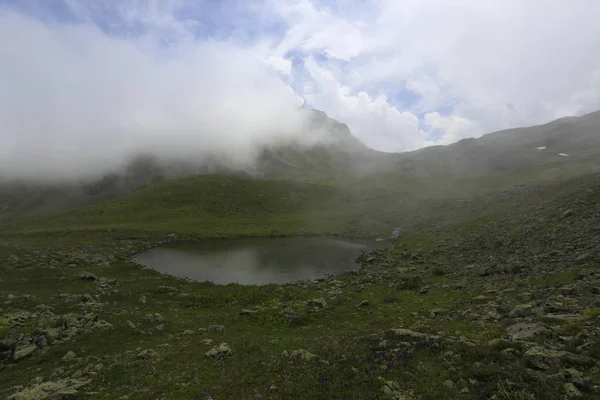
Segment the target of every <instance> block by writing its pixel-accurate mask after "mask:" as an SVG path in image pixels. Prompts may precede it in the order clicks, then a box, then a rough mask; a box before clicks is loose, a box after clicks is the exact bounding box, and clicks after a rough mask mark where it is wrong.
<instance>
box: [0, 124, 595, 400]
mask: <svg viewBox="0 0 600 400" xmlns="http://www.w3.org/2000/svg"><path fill="white" fill-rule="evenodd" d="M319 118H321V120H319V121H321V122H320V123H324V124H326V125H327V126H328V127H329V128H328V129H333V130H334V131H335V132H336V135H337V136H335V137H336V138H337V139H336V140H339V141H333V142H331V143H328V144H324V145H317V146H313V147H308V148H305V147H294V146H288V147H281V148H276V149H274V148H269V149H265V150H264V153H263V154H261V156H260V157H259V159H258V161H257V163H256V164H255V166H254V169H252V170H251V169H246V170H235V169H231V168H229V169H226V168H225V167H224V166H222V165H217V164H218V163H217V164H215V165H212V166H211V167H210V168H208V169H206V170H203V171H199V170H194V172H193V173H192V172H190V168H192V167H191V166H189V165H188V166H178V167H177V168H175V167H174V166H173V165H167V166H165V165H162V164H160V161H157V160H152V159H145V161H144V162H143V163H141V164H137V165H138V168H137V169H135V168H130V169H128V170H125V171H124V172H120V173H115V174H114V175H106V176H105V177H103V178H101V179H100V180H96V181H91V182H85V183H81V182H79V183H69V184H60V185H59V184H50V183H44V184H36V185H31V184H24V183H22V182H6V183H4V184H3V185H2V186H1V187H0V210H3V211H2V213H1V214H0V217H2V218H3V219H2V220H1V222H0V223H1V225H0V268H1V269H2V274H1V275H0V298H1V299H2V302H1V303H0V316H1V317H0V381H1V385H0V397H3V398H7V399H12V400H25V399H46V398H54V399H60V398H65V399H66V398H82V399H84V398H98V399H122V400H125V399H213V400H221V399H258V398H264V399H291V398H293V399H349V398H352V399H395V400H412V399H415V400H416V399H423V400H426V399H441V398H444V399H481V398H484V399H500V400H509V399H557V400H558V399H564V398H568V399H576V398H580V399H600V364H599V362H600V339H599V338H600V304H599V300H600V297H599V296H600V113H598V112H596V113H592V114H588V115H586V116H582V117H578V118H572V119H571V118H569V119H565V120H558V121H554V122H552V123H549V124H546V125H542V126H538V127H531V128H522V129H516V130H511V131H506V132H497V133H492V134H489V135H486V136H483V137H482V138H480V139H467V140H463V141H461V142H458V143H455V144H453V145H449V146H445V147H441V146H439V147H430V148H425V149H422V150H418V151H416V152H411V153H400V154H392V153H380V152H375V151H372V150H371V149H368V148H366V147H363V146H362V145H361V144H360V142H358V141H357V140H353V137H352V135H351V133H350V131H349V130H348V128H347V127H345V125H343V124H340V123H339V122H337V121H330V120H325V121H323V120H322V118H324V117H323V115H320V114H319ZM331 127H333V128H331ZM344 143H345V144H347V146H346V145H343V144H344ZM542 148H543V149H542ZM559 154H567V155H566V156H565V155H559ZM174 171H179V172H174ZM396 228H398V233H399V234H398V237H396V238H394V239H391V240H390V242H391V245H390V246H389V247H386V248H382V249H376V250H373V251H370V252H366V253H365V254H363V255H361V256H360V258H359V260H358V262H359V265H360V268H359V269H357V270H354V271H349V272H345V273H343V274H341V275H337V276H323V277H320V278H316V279H310V280H303V281H293V282H287V283H282V284H265V285H241V284H236V283H229V284H223V285H219V284H215V283H212V282H200V281H192V280H186V279H181V278H176V277H172V276H168V275H163V274H160V273H159V272H157V271H154V270H151V269H148V268H142V267H141V265H139V264H137V263H136V262H135V261H134V256H135V255H136V254H140V253H143V252H144V251H146V250H148V249H151V248H154V247H156V246H159V245H161V244H165V243H171V242H179V241H182V242H185V241H188V240H196V241H198V240H200V241H201V240H206V239H220V240H234V239H236V238H238V239H239V238H257V237H261V238H274V237H277V238H279V237H298V236H299V237H322V236H323V237H329V238H331V237H339V238H368V239H374V238H377V237H386V238H387V237H389V236H390V235H391V233H392V231H394V230H395V229H396ZM165 268H166V269H168V266H166V267H165Z"/></svg>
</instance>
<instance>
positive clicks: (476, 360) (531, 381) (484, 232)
mask: <svg viewBox="0 0 600 400" xmlns="http://www.w3.org/2000/svg"><path fill="white" fill-rule="evenodd" d="M218 181H220V180H218ZM595 181H596V184H594V182H595ZM165 184H167V183H165ZM265 184H269V185H270V184H272V183H269V182H267V183H265ZM277 187H280V186H277ZM294 187H297V186H294ZM323 190H324V191H325V192H327V190H329V189H327V188H325V189H323ZM590 190H591V191H590ZM284 192H285V191H284ZM286 193H287V192H286ZM141 194H143V191H142V192H141ZM163 194H164V195H165V196H167V193H163ZM138 195H140V194H138ZM599 195H600V191H599V190H598V187H597V176H594V177H590V178H587V179H583V180H582V181H581V182H574V183H573V184H566V185H559V186H556V187H550V188H539V189H535V190H531V191H527V192H520V191H516V192H515V193H514V194H513V195H510V196H508V197H506V198H502V200H500V201H498V202H493V198H486V197H481V198H474V199H472V201H471V203H470V206H469V207H465V208H453V209H451V210H450V211H452V213H453V218H452V219H450V222H449V223H448V225H447V226H445V227H444V229H443V230H442V231H440V232H434V233H432V232H429V231H428V230H427V229H423V230H420V231H415V232H411V233H409V234H408V233H407V234H405V235H404V236H402V237H401V238H400V241H399V246H398V247H397V248H396V249H391V250H387V251H384V252H381V253H380V254H378V255H377V256H376V257H375V258H374V260H372V261H370V262H369V263H368V264H367V265H366V269H365V274H362V275H358V276H354V275H346V276H342V277H339V278H338V279H339V280H341V281H342V282H343V287H341V289H340V290H337V289H335V287H334V285H331V284H329V283H326V282H320V283H311V284H301V285H289V286H276V285H272V286H266V287H244V286H238V285H229V286H215V285H211V284H208V283H193V282H185V281H182V280H178V279H175V278H171V277H166V276H161V275H160V274H158V273H156V272H153V271H149V270H145V269H139V268H138V267H137V266H135V265H132V264H131V263H129V262H128V261H127V255H128V254H131V253H132V252H134V251H136V250H137V249H139V248H143V247H145V246H147V245H148V244H149V243H150V241H149V238H145V239H142V240H140V239H139V238H140V234H138V233H135V232H132V233H127V232H125V231H123V232H116V231H113V232H100V231H96V232H81V233H79V234H71V235H67V234H61V235H59V236H53V237H43V236H33V237H29V236H14V237H11V238H5V239H4V240H3V241H2V243H1V244H0V260H2V262H1V263H0V265H3V266H4V271H3V275H2V277H1V279H2V280H1V281H0V283H1V284H2V285H1V286H0V288H1V289H0V296H1V297H2V298H3V299H6V298H7V296H8V294H11V295H14V296H16V297H15V298H13V299H12V300H10V301H8V302H5V303H4V305H3V307H4V312H5V313H6V314H11V313H13V312H16V311H17V310H30V311H32V312H35V311H39V310H40V308H39V306H40V305H45V306H49V307H51V310H52V312H53V313H55V314H56V315H78V314H81V313H83V312H84V311H87V312H93V313H95V314H97V315H98V316H99V318H101V319H105V320H107V321H109V322H110V323H112V324H113V325H114V327H115V328H114V329H113V330H109V331H95V332H87V333H86V332H84V333H82V334H80V335H79V336H77V338H76V339H73V340H70V341H68V342H65V343H60V344H57V345H54V346H51V347H50V348H49V349H48V350H47V351H46V352H45V353H43V354H39V355H36V356H34V357H33V358H31V359H26V360H23V361H19V362H14V363H11V362H9V363H4V364H0V368H2V370H1V371H0V372H1V374H2V379H3V382H4V385H3V388H2V389H0V396H3V395H4V394H9V393H14V392H16V391H17V390H19V388H18V387H17V385H18V384H21V385H25V386H27V382H29V381H30V380H31V379H33V378H34V377H36V376H42V377H43V378H44V379H45V380H56V379H58V377H69V376H73V375H77V374H78V372H77V371H78V370H85V368H86V367H87V366H88V365H97V364H98V363H99V362H100V363H101V364H102V368H101V369H100V371H99V372H97V373H95V374H89V373H85V374H84V377H85V378H86V379H89V380H90V383H89V384H88V386H87V387H86V389H85V390H84V391H86V392H87V393H90V394H88V395H86V396H82V397H84V398H88V397H89V398H99V399H115V398H119V397H120V396H123V395H127V396H129V397H128V398H129V399H154V398H163V399H208V398H209V397H212V398H213V399H219V400H220V399H256V398H257V396H258V395H260V396H262V398H269V399H290V398H294V399H311V400H312V399H348V398H355V399H379V398H383V392H382V387H383V382H384V381H396V382H399V384H400V386H401V388H402V389H403V390H405V391H406V392H405V393H406V395H407V398H409V399H410V398H413V397H410V396H408V393H409V392H410V391H411V390H412V391H413V392H414V394H415V396H418V397H414V398H420V399H424V400H425V399H431V400H433V399H440V398H448V399H453V398H456V399H476V398H489V397H490V396H491V395H492V394H494V393H496V394H497V393H499V392H500V391H502V393H505V395H503V396H502V397H499V398H501V399H529V398H544V399H557V400H558V399H561V398H562V396H563V392H562V387H561V386H560V385H558V386H555V385H554V384H553V382H552V380H550V381H546V380H544V379H541V378H535V377H532V376H531V374H530V373H529V372H527V370H526V369H525V368H524V366H523V365H522V364H521V363H520V361H519V360H518V359H514V358H511V356H510V354H501V353H500V352H499V350H501V349H503V347H502V346H505V345H506V344H502V343H500V344H499V345H498V346H500V347H494V346H496V345H494V346H490V345H487V341H488V340H490V339H497V338H499V337H500V336H501V335H502V331H503V328H504V326H506V324H510V323H511V320H508V321H504V320H501V321H486V320H485V319H483V318H482V317H481V315H480V314H478V313H485V312H486V311H485V310H487V309H491V310H495V309H496V308H497V309H498V310H500V309H501V308H502V309H503V310H510V309H511V308H512V307H513V306H515V305H516V304H519V303H520V302H522V301H523V300H522V297H523V296H524V295H526V293H532V292H536V291H539V290H546V291H547V290H548V288H552V287H555V286H560V285H564V284H569V283H575V282H577V281H576V279H577V276H579V275H580V274H581V273H590V272H595V271H596V270H597V269H598V265H594V264H589V265H579V266H575V267H573V268H572V269H571V270H569V271H567V272H565V271H563V270H561V271H552V270H548V271H544V272H543V273H542V272H540V273H538V274H535V275H533V274H527V273H522V274H520V275H511V276H507V277H504V276H500V277H497V278H494V277H485V278H482V277H479V275H478V274H473V273H472V272H470V270H465V269H463V268H462V266H463V265H465V264H466V263H473V262H485V261H484V260H487V259H488V257H489V252H490V251H492V250H491V248H490V245H489V244H490V243H492V242H493V241H494V240H496V239H497V237H498V236H501V235H508V236H509V237H512V240H513V241H514V243H517V244H518V243H523V242H526V241H530V240H532V239H531V234H530V233H528V232H527V231H524V230H523V229H517V228H519V227H521V228H522V227H523V226H526V225H523V221H525V220H528V219H531V218H533V219H534V220H535V221H537V223H538V226H537V229H534V231H535V232H539V233H540V234H541V235H542V236H544V234H545V232H544V230H543V229H542V228H544V227H545V229H550V227H551V226H555V225H557V224H558V225H564V222H560V216H561V215H562V213H563V212H564V210H565V209H568V208H572V207H575V209H574V214H575V216H579V218H581V219H582V220H589V219H590V217H592V216H594V214H593V212H594V206H593V205H594V204H597V202H598V201H599V200H600V197H598V196H599ZM317 198H318V197H317V196H316V195H315V199H317ZM544 198H545V199H548V201H546V202H538V201H537V200H539V199H544ZM156 201H158V200H156ZM110 204H114V203H109V204H107V205H106V207H109V205H110ZM126 204H127V203H126ZM235 204H237V203H235ZM267 204H268V203H267ZM277 204H279V203H277ZM494 204H495V205H496V206H495V207H494V208H493V210H492V211H493V212H492V213H491V215H488V214H486V210H487V209H489V208H490V206H491V205H494ZM212 207H213V206H209V205H206V206H205V210H212V209H213V208H212ZM214 207H217V209H220V210H228V211H227V213H226V215H230V214H235V213H234V211H232V210H235V206H234V205H232V204H228V205H227V204H222V205H219V206H216V205H215V206H214ZM232 207H233V209H232ZM270 207H271V208H272V209H273V210H277V206H276V205H271V206H270ZM590 207H591V208H590ZM109 209H110V207H109ZM298 209H301V208H298ZM119 210H120V208H119ZM586 210H587V211H586ZM473 211H475V212H473ZM120 212H121V211H120ZM129 212H132V210H131V209H130V210H129ZM204 212H206V211H204ZM436 212H437V213H438V215H437V217H438V218H441V217H442V216H443V215H447V214H448V210H437V211H436ZM119 215H122V214H119ZM431 217H432V218H434V217H435V216H431ZM597 217H598V216H597V215H596V218H597ZM139 221H143V218H141V217H140V219H139ZM452 221H453V222H452ZM497 221H503V222H502V223H503V224H504V225H503V226H502V227H499V228H497V229H495V228H492V229H491V227H494V226H495V225H494V224H495V223H496V222H497ZM551 221H558V222H551ZM544 224H546V226H545V225H544ZM576 227H577V226H576V225H575V226H574V228H576ZM564 229H565V226H562V227H561V226H559V230H558V231H557V232H563V231H564ZM590 232H591V231H589V230H586V232H585V234H586V235H589V234H590ZM141 236H144V235H143V234H142V235H141ZM136 238H137V239H136ZM506 246H507V247H506V250H505V251H504V252H506V253H509V254H510V253H513V252H514V251H513V248H511V247H510V244H507V245H506ZM552 246H553V248H558V249H559V250H560V247H559V246H558V244H556V243H552ZM568 246H569V247H570V248H571V250H570V251H573V246H576V243H568ZM405 251H409V253H408V254H407V253H405ZM498 254H502V252H499V253H498ZM113 257H114V258H113ZM528 258H529V259H531V257H528ZM105 260H108V261H109V265H105ZM9 267H10V268H9ZM81 271H91V272H94V273H96V274H97V275H98V276H100V277H103V278H107V279H116V281H117V286H116V287H115V288H116V290H117V291H116V292H112V291H109V292H103V291H102V290H101V285H100V284H99V283H95V282H87V281H82V280H80V279H77V274H78V273H79V272H81ZM410 277H420V278H419V280H418V283H417V284H416V285H405V284H403V282H405V279H406V278H410ZM425 285H429V286H431V290H430V293H429V294H428V295H426V296H423V295H420V294H419V288H420V287H422V286H425ZM504 288H511V290H515V292H514V294H510V295H509V296H504V297H503V291H502V290H501V289H504ZM492 289H493V290H492ZM332 292H335V293H334V294H332ZM65 293H70V294H84V293H89V294H92V295H96V294H97V295H98V296H99V297H98V299H97V300H96V301H94V302H93V303H91V304H90V303H81V302H79V301H77V300H75V301H73V300H70V297H69V296H61V294H65ZM507 293H512V292H507ZM31 294H33V295H34V297H21V296H22V295H31ZM481 295H485V298H484V299H483V300H482V299H481V298H480V297H478V296H481ZM142 296H144V297H145V298H146V300H147V301H146V302H145V303H142V302H140V300H139V299H140V298H141V297H142ZM316 297H317V298H318V297H323V298H326V299H327V301H328V303H329V307H328V308H327V309H326V310H325V311H323V312H320V313H315V314H309V313H307V312H306V301H307V300H309V299H312V298H316ZM362 300H368V301H369V302H370V306H369V307H365V308H358V307H357V304H358V303H359V302H360V301H362ZM580 301H581V307H584V309H585V310H587V311H586V312H588V313H589V314H590V315H594V316H595V315H597V314H598V309H597V308H594V307H595V306H594V304H595V303H594V301H593V298H592V299H589V298H582V299H581V300H580ZM488 303H489V305H488ZM246 308H247V309H258V310H260V311H259V312H258V313H257V314H255V315H250V316H243V315H239V312H240V310H242V309H246ZM439 308H441V309H444V310H445V311H443V312H444V313H448V312H452V313H457V314H458V315H461V317H459V318H446V317H445V316H444V314H442V316H441V317H436V318H432V317H430V313H431V311H432V310H434V309H439ZM157 312H158V313H160V314H162V316H163V317H164V321H162V322H150V321H147V320H146V319H145V317H146V315H148V314H151V313H157ZM502 312H507V311H502ZM290 314H291V315H297V316H302V317H301V318H290V317H288V316H287V315H290ZM126 320H130V321H132V322H134V323H135V324H136V325H137V327H136V328H135V329H130V328H124V327H121V325H122V324H123V323H124V322H125V321H126ZM0 321H1V320H0ZM591 322H592V323H593V324H596V323H598V321H597V320H593V321H591ZM39 324H40V323H39V322H38V321H37V320H36V319H31V320H26V321H24V322H23V323H21V324H20V328H19V329H20V330H21V331H22V332H25V333H30V332H32V331H33V328H34V326H36V325H39ZM213 324H223V325H225V327H226V329H225V332H224V333H217V332H210V331H207V330H206V328H208V327H209V326H211V325H213ZM157 325H163V329H162V330H158V331H157V330H155V331H152V329H153V328H154V327H155V326H157ZM588 325H589V324H588ZM41 326H42V327H45V326H46V325H45V324H41ZM397 327H404V328H410V329H419V330H425V331H428V332H441V333H443V334H444V335H451V336H453V337H454V336H456V337H458V336H460V337H464V338H465V340H477V341H478V343H479V344H478V345H477V346H475V347H471V346H468V345H461V344H456V345H451V344H444V345H442V347H441V348H436V347H434V346H429V345H427V344H424V345H420V346H419V347H417V348H416V349H412V348H410V347H409V348H407V349H406V350H402V351H398V352H389V351H386V352H382V351H381V350H377V346H378V343H380V341H381V339H382V335H383V332H384V331H386V330H387V329H389V328H397ZM584 328H585V327H584V326H583V325H569V326H565V327H562V328H560V327H559V328H557V329H564V332H565V334H567V333H568V334H574V333H577V332H579V330H583V329H584ZM7 334H8V325H6V324H2V323H0V338H1V337H2V336H3V335H7ZM207 339H209V340H212V344H208V343H206V342H205V340H207ZM596 341H597V339H596ZM221 342H226V343H228V344H229V345H231V347H232V348H233V349H234V351H235V355H234V356H233V357H232V358H226V359H223V360H217V361H215V360H210V359H208V358H206V357H204V352H206V351H207V350H209V349H210V348H212V347H213V346H214V345H215V344H218V343H221ZM388 346H390V347H389V348H393V347H396V346H398V347H399V348H402V346H404V345H402V344H401V343H396V342H394V341H393V340H391V341H390V343H389V345H388ZM299 348H302V349H307V350H308V351H310V352H313V353H315V354H317V355H319V356H321V357H322V358H323V359H325V360H327V361H328V362H329V364H325V363H322V362H320V361H316V362H301V361H292V360H288V359H286V358H285V357H282V352H283V351H284V350H294V349H299ZM145 349H153V350H155V351H156V352H157V353H158V358H156V359H150V360H146V359H140V358H138V357H137V356H136V355H137V354H138V353H139V352H140V351H141V350H145ZM69 350H72V351H74V352H75V353H76V354H77V356H78V359H77V360H75V361H71V362H61V361H59V360H60V358H61V357H62V356H63V355H64V354H65V353H66V352H67V351H69ZM516 351H517V352H521V351H522V350H521V349H520V348H517V350H516ZM449 352H451V353H449ZM457 356H458V357H457ZM94 357H97V358H94ZM382 357H383V358H382ZM384 365H385V367H384ZM9 366H10V367H9ZM58 367H60V368H62V369H63V372H57V369H58ZM550 372H555V371H554V370H552V371H550ZM52 374H55V375H54V376H53V377H52ZM585 374H586V376H591V377H592V378H594V379H598V378H600V374H598V371H595V372H594V371H591V370H590V371H585ZM447 379H452V380H453V382H455V383H456V387H454V388H447V387H445V386H444V385H443V382H445V381H446V380H447ZM30 386H31V385H30ZM464 388H466V391H464V392H462V393H461V392H460V390H462V389H464ZM1 390H4V391H1ZM586 395H587V396H588V398H590V399H594V398H598V396H597V395H594V394H591V393H590V392H586ZM532 396H534V397H532Z"/></svg>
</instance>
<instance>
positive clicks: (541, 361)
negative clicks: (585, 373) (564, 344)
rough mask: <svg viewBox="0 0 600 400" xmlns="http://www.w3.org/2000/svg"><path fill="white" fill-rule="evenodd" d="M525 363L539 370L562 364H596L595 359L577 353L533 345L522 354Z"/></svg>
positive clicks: (584, 365) (587, 365) (588, 365)
mask: <svg viewBox="0 0 600 400" xmlns="http://www.w3.org/2000/svg"><path fill="white" fill-rule="evenodd" d="M523 358H524V359H525V362H526V363H527V365H529V366H530V367H532V368H536V369H539V370H548V369H552V368H555V369H557V368H559V367H561V366H562V365H565V364H566V365H577V366H583V367H591V366H593V365H594V364H596V360H594V359H593V358H590V357H586V356H582V355H579V354H574V353H569V352H567V351H558V350H551V349H545V348H543V347H539V346H535V347H533V348H531V349H529V350H527V351H526V352H525V354H523Z"/></svg>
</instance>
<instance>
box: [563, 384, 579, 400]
mask: <svg viewBox="0 0 600 400" xmlns="http://www.w3.org/2000/svg"><path fill="white" fill-rule="evenodd" d="M563 389H564V391H565V397H566V398H567V399H582V398H583V393H581V392H580V391H579V389H577V388H576V387H575V385H573V384H572V383H570V382H569V383H565V384H564V385H563Z"/></svg>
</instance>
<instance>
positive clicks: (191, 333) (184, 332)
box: [183, 329, 196, 335]
mask: <svg viewBox="0 0 600 400" xmlns="http://www.w3.org/2000/svg"><path fill="white" fill-rule="evenodd" d="M195 333H196V332H194V331H192V330H189V329H186V330H185V331H183V334H184V335H193V334H195Z"/></svg>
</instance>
